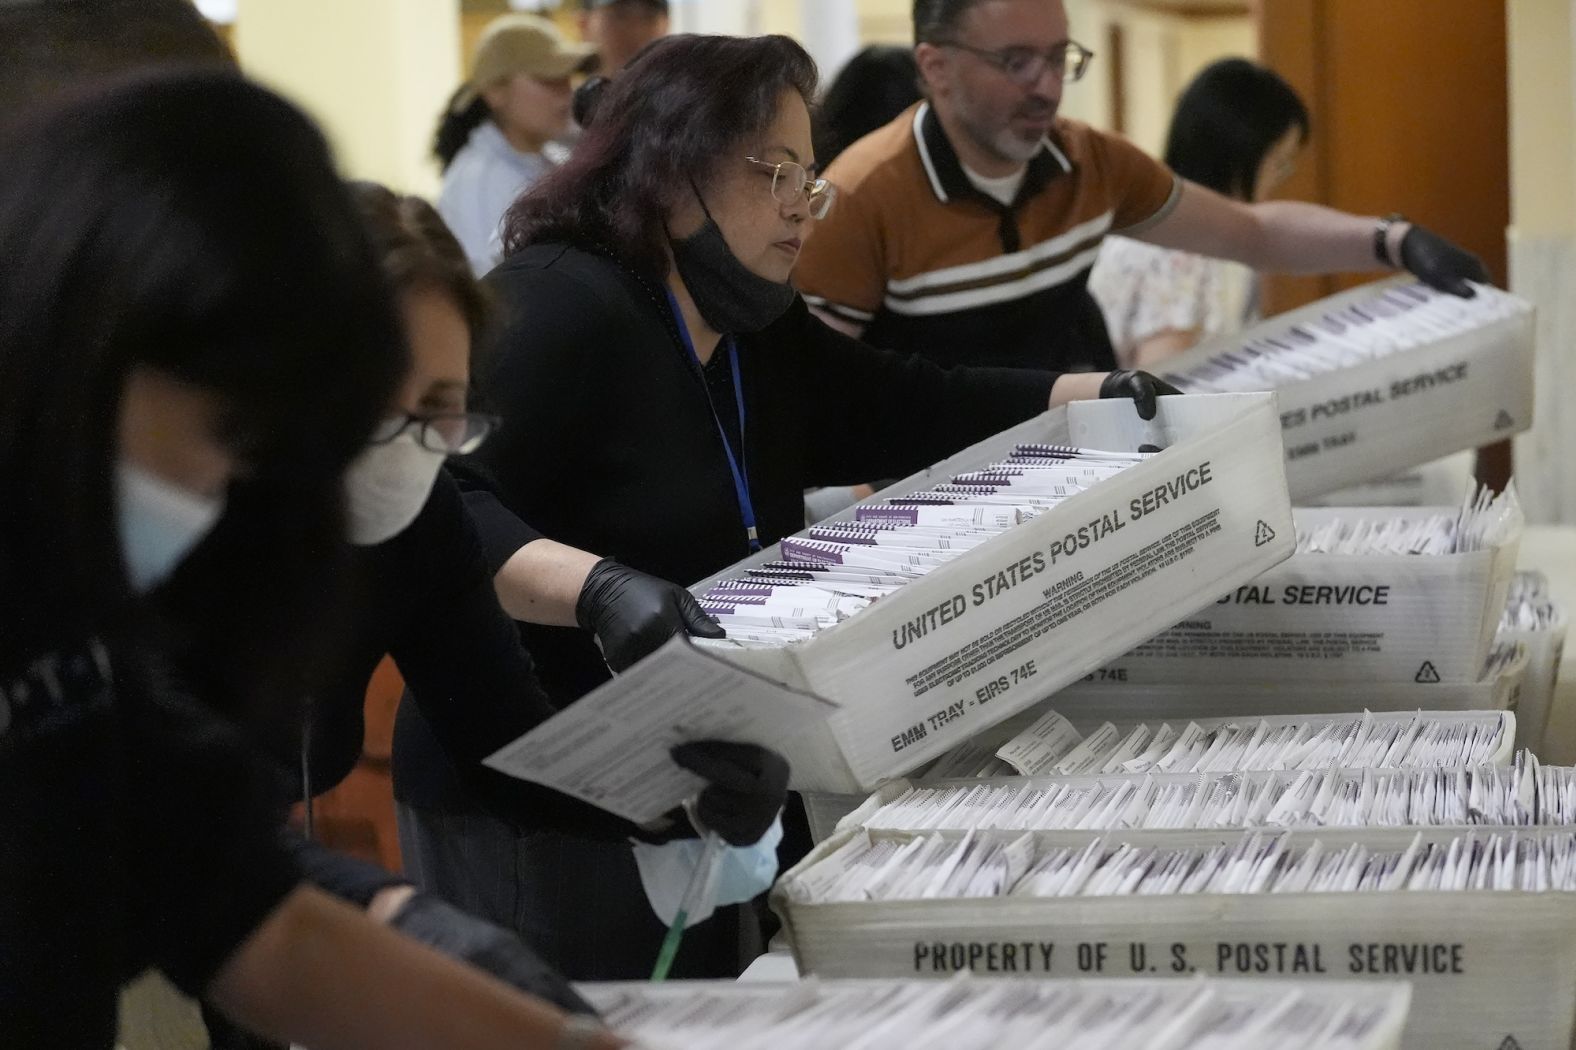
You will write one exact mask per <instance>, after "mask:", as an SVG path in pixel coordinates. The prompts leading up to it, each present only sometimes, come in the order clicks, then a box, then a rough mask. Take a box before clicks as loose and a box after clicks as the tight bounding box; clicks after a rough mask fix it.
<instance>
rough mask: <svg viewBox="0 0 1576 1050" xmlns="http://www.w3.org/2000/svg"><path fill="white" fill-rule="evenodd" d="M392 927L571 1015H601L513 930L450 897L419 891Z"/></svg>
mask: <svg viewBox="0 0 1576 1050" xmlns="http://www.w3.org/2000/svg"><path fill="white" fill-rule="evenodd" d="M389 925H390V926H391V927H393V928H394V929H396V930H398V931H399V932H400V933H403V934H404V935H405V936H407V937H409V938H410V939H411V940H414V941H420V942H421V943H422V944H425V945H427V946H428V947H429V948H436V949H437V950H438V951H440V952H442V953H443V954H444V955H447V956H449V957H451V958H454V959H459V960H460V961H462V962H465V963H469V964H470V965H471V966H474V967H476V968H477V969H479V970H484V971H486V972H487V973H490V974H492V975H493V976H494V977H496V978H498V979H499V980H501V981H504V982H506V983H508V984H511V985H513V986H514V987H516V988H518V989H520V990H521V991H522V992H525V993H527V994H529V995H534V996H537V997H538V998H541V999H546V1000H547V1001H548V1002H550V1003H556V1004H557V1005H558V1006H561V1007H563V1008H564V1009H565V1010H568V1011H569V1012H570V1013H572V1014H590V1015H591V1016H593V1017H595V1016H596V1011H595V1010H594V1009H592V1007H591V1004H590V1003H588V1002H586V1001H585V1000H584V999H582V998H580V996H579V995H578V994H576V993H575V990H574V989H573V988H572V987H570V985H569V982H568V981H566V980H564V978H563V977H562V976H561V975H560V974H559V973H558V972H557V971H556V970H554V969H553V968H552V967H551V966H549V965H547V963H546V962H545V961H543V959H542V958H541V957H540V956H539V955H537V954H536V953H535V952H534V951H532V950H531V949H530V948H528V947H527V946H526V943H525V942H524V941H522V940H521V939H520V937H519V936H518V935H517V934H515V933H514V932H513V931H512V930H506V929H504V928H503V927H501V926H494V925H493V924H492V923H490V922H483V921H482V920H481V919H478V918H475V917H474V916H471V915H467V914H465V913H464V912H463V911H460V909H458V908H456V907H454V906H453V905H451V904H449V903H448V902H447V901H443V900H439V899H438V898H437V897H433V896H430V895H428V894H425V893H417V894H416V895H415V896H413V897H411V898H410V900H408V901H406V902H405V903H404V904H403V905H401V907H400V909H399V911H397V912H395V913H394V918H393V919H392V920H391V921H390V922H389Z"/></svg>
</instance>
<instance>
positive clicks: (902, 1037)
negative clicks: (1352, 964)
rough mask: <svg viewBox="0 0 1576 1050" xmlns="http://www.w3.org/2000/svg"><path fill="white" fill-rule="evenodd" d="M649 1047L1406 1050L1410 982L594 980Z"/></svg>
mask: <svg viewBox="0 0 1576 1050" xmlns="http://www.w3.org/2000/svg"><path fill="white" fill-rule="evenodd" d="M580 990H581V992H582V993H583V994H584V995H585V996H586V998H587V999H588V1000H590V1002H591V1003H592V1004H593V1005H594V1006H596V1007H597V1009H598V1010H599V1011H600V1012H601V1014H602V1016H603V1017H604V1019H606V1020H607V1022H608V1023H609V1024H610V1025H611V1026H612V1027H613V1028H614V1029H616V1030H617V1031H619V1032H621V1033H624V1034H627V1035H629V1036H631V1037H633V1038H634V1039H636V1040H637V1041H638V1043H639V1045H640V1046H642V1047H647V1048H650V1050H670V1048H671V1050H680V1048H682V1050H737V1048H739V1047H744V1046H748V1047H759V1048H761V1050H826V1048H828V1047H837V1048H839V1050H887V1048H890V1047H903V1048H905V1050H997V1048H1000V1047H1012V1048H1014V1050H1067V1048H1070V1047H1086V1048H1090V1050H1093V1048H1096V1047H1110V1048H1116V1047H1121V1048H1125V1050H1267V1048H1273V1050H1395V1048H1396V1047H1398V1046H1399V1045H1400V1034H1401V1029H1402V1026H1403V1025H1404V1024H1405V1021H1406V1015H1407V1007H1408V1005H1409V1003H1410V999H1411V994H1410V991H1409V990H1408V988H1407V987H1406V985H1405V984H1403V983H1400V982H1387V983H1368V984H1358V983H1356V982H1341V983H1339V984H1315V983H1311V982H1297V981H1276V982H1264V981H1254V982H1249V981H1231V980H1193V981H1102V980H1066V981H1037V982H1032V983H1031V982H1026V981H1003V980H992V979H989V978H974V979H957V980H952V981H946V982H937V981H914V980H907V981H815V982H809V983H806V984H792V985H769V984H762V985H755V984H739V983H733V982H721V981H718V982H697V981H688V982H679V983H676V984H649V983H646V984H625V983H615V984H592V985H584V986H582V987H581V989H580Z"/></svg>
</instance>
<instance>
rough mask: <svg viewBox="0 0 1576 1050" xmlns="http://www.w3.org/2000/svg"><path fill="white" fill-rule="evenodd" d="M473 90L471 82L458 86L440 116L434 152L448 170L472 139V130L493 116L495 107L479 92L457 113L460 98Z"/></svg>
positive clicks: (433, 138)
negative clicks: (490, 105) (488, 103)
mask: <svg viewBox="0 0 1576 1050" xmlns="http://www.w3.org/2000/svg"><path fill="white" fill-rule="evenodd" d="M471 90H472V89H471V86H470V85H469V84H461V85H460V86H459V87H458V88H455V90H454V94H453V95H451V96H449V104H448V105H446V106H444V107H443V115H442V116H440V117H439V118H438V130H437V132H436V133H434V135H433V136H432V155H433V156H434V157H437V158H438V164H439V165H440V166H441V167H442V169H443V170H444V171H448V170H449V165H450V164H453V163H454V158H455V157H456V156H457V155H458V154H459V152H460V150H462V149H464V148H465V143H467V142H468V141H470V137H471V132H473V131H475V130H476V129H477V128H479V127H481V126H482V124H484V123H486V122H487V121H489V120H491V119H492V109H491V108H489V107H488V105H487V100H486V99H485V98H482V96H481V95H480V94H479V93H478V94H477V96H476V97H475V98H473V99H471V101H470V104H469V105H467V106H465V107H463V108H461V109H460V110H459V112H455V109H454V107H455V106H456V105H457V104H458V103H459V101H460V98H461V97H462V96H463V95H465V94H466V93H467V92H469V91H471Z"/></svg>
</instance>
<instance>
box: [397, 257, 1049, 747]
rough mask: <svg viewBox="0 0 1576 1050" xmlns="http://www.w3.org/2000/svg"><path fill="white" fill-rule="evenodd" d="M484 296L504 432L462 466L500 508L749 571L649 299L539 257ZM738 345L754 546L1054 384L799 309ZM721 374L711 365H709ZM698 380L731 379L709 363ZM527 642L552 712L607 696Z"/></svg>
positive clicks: (655, 560) (579, 653) (728, 498)
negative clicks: (960, 363)
mask: <svg viewBox="0 0 1576 1050" xmlns="http://www.w3.org/2000/svg"><path fill="white" fill-rule="evenodd" d="M488 283H489V284H490V285H491V286H492V290H493V292H494V293H495V294H496V296H497V297H498V299H499V301H500V302H501V303H502V305H503V307H504V309H505V312H506V317H505V323H504V327H503V329H502V331H501V338H500V341H499V345H498V347H497V348H496V357H495V366H494V368H493V370H492V374H491V375H490V376H489V377H488V378H487V380H486V381H485V383H484V384H483V391H484V393H485V394H486V396H487V397H488V399H489V400H490V402H491V403H492V406H493V408H494V409H495V410H496V411H497V412H498V413H499V414H500V415H501V416H502V417H503V425H502V427H501V428H500V429H499V431H498V433H497V434H495V435H493V437H492V438H491V439H490V440H489V441H488V443H487V444H486V445H484V446H483V447H482V449H481V450H480V451H479V452H478V453H477V455H476V457H475V458H476V459H477V460H479V461H480V465H481V467H483V468H484V469H485V471H486V472H487V473H488V474H489V475H490V476H491V478H492V482H491V484H492V486H493V487H494V489H495V491H496V494H497V496H498V498H499V499H500V500H501V501H502V503H503V504H504V505H505V506H506V507H507V508H508V509H509V510H510V511H512V512H513V513H515V514H516V515H518V516H519V517H521V518H523V519H525V520H527V521H529V522H530V523H531V525H532V526H534V527H535V528H537V529H540V530H541V532H542V533H543V534H544V535H547V536H550V537H552V538H553V539H555V540H557V541H559V542H562V543H567V544H569V545H571V546H574V547H579V548H582V549H584V550H588V551H591V552H594V553H596V554H600V555H603V556H608V557H613V558H617V559H618V560H619V561H621V562H623V563H624V564H626V565H629V566H631V567H633V568H637V569H640V570H642V571H644V572H648V573H651V574H653V575H656V576H659V577H662V578H664V579H668V580H673V581H675V582H679V583H691V582H693V581H695V580H698V579H701V578H704V577H705V576H707V575H710V574H711V573H714V572H716V571H718V570H720V569H722V568H725V567H726V566H728V565H729V564H731V563H733V562H735V561H737V560H738V559H740V558H743V557H744V556H745V555H746V554H748V553H749V547H748V545H747V540H746V534H745V527H744V523H743V518H742V516H741V513H740V510H739V505H738V500H737V497H736V495H735V491H734V484H733V477H732V474H731V473H730V471H729V468H728V462H727V458H726V455H725V453H724V448H723V442H722V439H721V436H720V435H719V434H718V430H717V422H716V420H715V419H714V417H713V415H712V407H711V401H710V400H708V397H707V383H706V381H705V379H704V378H703V377H702V376H700V375H697V374H696V370H695V367H694V364H693V362H692V361H691V360H690V358H689V356H688V354H687V353H686V351H685V350H684V347H683V344H682V342H681V341H680V337H679V333H678V330H677V327H676V325H675V323H674V319H673V316H672V313H671V310H670V308H669V306H668V304H667V299H666V295H665V294H664V291H663V288H662V286H661V285H659V284H657V283H656V282H654V281H649V280H644V279H642V278H640V277H637V276H636V275H635V274H634V273H632V272H631V271H629V270H628V269H625V268H624V267H622V266H620V265H619V264H618V263H617V262H615V261H614V260H612V259H610V258H608V257H607V256H604V255H600V254H595V253H593V252H590V251H586V250H582V249H579V248H574V247H568V246H565V245H545V244H544V245H538V246H535V247H532V248H529V249H527V250H525V251H523V252H520V253H518V254H516V255H514V256H513V257H511V258H510V259H508V260H507V261H505V262H504V263H503V264H502V265H500V266H499V267H498V268H497V269H496V270H494V271H493V272H492V274H491V275H490V276H489V278H488ZM736 344H737V353H738V355H739V372H740V378H741V381H742V385H743V390H744V404H745V419H744V421H743V428H742V429H743V434H744V440H743V443H742V444H743V452H744V460H745V463H744V469H745V472H746V474H747V477H748V480H749V488H750V495H751V497H752V500H753V503H754V508H755V516H756V521H757V526H758V529H759V534H760V538H761V542H762V543H763V544H770V543H773V542H775V541H776V540H778V539H780V538H782V537H783V536H786V535H789V534H791V533H793V532H797V531H798V530H800V529H802V528H803V527H804V506H803V492H804V490H805V489H806V488H808V487H811V486H816V485H832V484H854V483H858V482H861V481H868V480H869V479H870V478H877V477H894V476H897V477H900V476H903V475H906V474H908V473H910V472H912V471H914V470H916V469H919V468H920V467H923V466H926V465H928V464H930V463H933V462H935V461H936V460H939V459H942V458H945V457H946V456H948V455H950V454H952V453H953V452H956V451H957V450H958V449H959V448H961V447H964V446H966V445H968V444H970V443H972V442H974V441H978V440H981V439H982V438H985V437H987V436H989V435H991V434H994V433H996V432H998V431H1000V430H1002V429H1004V428H1006V427H1008V426H1010V425H1012V424H1014V423H1017V422H1020V421H1021V420H1023V419H1026V418H1028V417H1030V416H1032V415H1034V414H1036V413H1038V412H1041V411H1043V410H1044V409H1045V407H1046V403H1047V399H1048V396H1049V390H1050V386H1051V383H1052V381H1053V379H1054V378H1055V377H1054V375H1053V374H1051V373H1046V372H1030V371H1019V370H1008V369H984V368H981V369H950V370H948V369H942V368H940V367H938V366H936V365H935V364H933V363H931V362H928V361H925V360H923V359H919V358H915V357H910V356H905V355H900V354H895V353H890V352H886V351H881V350H876V349H874V348H872V347H869V346H866V345H865V344H863V343H860V342H857V341H855V340H853V339H849V338H847V337H846V336H843V335H841V334H840V333H838V332H836V331H834V330H833V329H831V328H829V327H828V326H826V325H825V324H823V323H821V322H820V321H819V320H817V319H816V318H814V317H813V316H812V315H811V314H810V313H809V311H808V310H807V309H806V307H805V305H804V303H803V302H802V301H800V300H799V299H797V298H796V299H795V300H794V303H793V305H792V307H791V308H790V309H789V310H788V312H787V313H786V314H785V315H784V316H783V317H782V318H780V319H779V320H778V321H776V322H775V323H773V324H772V325H771V326H769V327H768V328H766V329H764V330H763V331H761V332H758V333H753V334H747V335H741V336H739V337H737V340H736ZM723 356H724V351H723V350H722V349H721V348H719V350H718V352H717V354H716V355H714V357H713V361H717V360H718V359H719V358H722V357H723ZM708 371H709V372H711V373H712V374H714V375H716V374H718V373H721V376H720V377H719V378H721V377H726V378H731V369H728V368H724V367H722V363H721V362H719V364H718V367H716V368H713V369H708ZM725 386H726V383H724V384H722V387H723V388H719V389H718V392H717V395H716V397H715V403H716V406H717V414H718V416H722V417H726V416H727V415H728V414H730V413H735V409H734V407H733V405H734V401H733V397H732V394H731V391H728V390H726V389H725ZM735 414H736V413H735ZM735 447H736V448H737V446H735ZM484 539H486V540H487V541H488V542H489V544H494V542H495V540H496V541H497V544H498V546H497V547H495V549H494V550H492V551H490V554H491V555H492V559H493V561H494V563H495V564H496V563H497V562H498V561H499V560H500V559H501V558H502V557H505V556H507V554H508V553H512V551H513V549H515V548H516V547H517V545H518V541H519V537H518V536H510V535H504V536H502V538H501V539H498V538H497V537H494V536H493V535H490V534H489V535H487V536H485V537H484ZM524 631H525V636H526V639H527V644H528V647H529V648H530V650H531V652H532V654H533V655H534V656H535V657H536V660H537V666H538V671H539V673H540V675H541V678H542V681H543V684H544V685H545V686H546V687H547V691H548V694H549V696H551V697H552V698H553V700H554V702H555V703H558V704H560V705H562V704H563V703H567V702H569V701H572V700H575V699H577V698H578V697H580V696H582V695H584V694H585V693H586V692H588V691H589V690H590V689H592V688H594V687H595V686H596V685H598V684H599V683H601V682H602V681H605V680H606V678H607V676H608V671H607V668H606V666H605V665H604V664H603V662H602V659H601V654H600V652H599V651H598V650H597V648H596V646H595V645H594V643H593V642H592V639H591V636H590V635H589V634H587V633H586V632H583V631H579V630H575V629H568V628H553V627H539V626H534V625H527V626H525V627H524ZM398 743H399V740H398V739H396V744H397V745H398Z"/></svg>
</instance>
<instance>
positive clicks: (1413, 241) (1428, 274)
mask: <svg viewBox="0 0 1576 1050" xmlns="http://www.w3.org/2000/svg"><path fill="white" fill-rule="evenodd" d="M1401 265H1402V266H1404V267H1406V269H1407V270H1408V271H1410V272H1411V273H1412V274H1413V275H1414V276H1416V277H1417V278H1418V279H1419V280H1420V281H1422V282H1423V283H1424V284H1426V285H1428V286H1429V287H1430V288H1438V289H1439V290H1440V291H1441V292H1449V293H1450V294H1451V295H1459V296H1461V298H1463V299H1470V298H1472V297H1473V296H1474V295H1476V294H1477V292H1475V291H1473V290H1472V286H1471V285H1470V284H1468V283H1467V282H1468V281H1476V282H1477V283H1479V284H1489V283H1490V281H1489V276H1488V270H1487V269H1485V268H1484V266H1483V260H1482V259H1479V258H1478V257H1477V256H1476V255H1473V254H1472V253H1471V252H1469V251H1467V250H1466V249H1465V248H1458V247H1457V246H1456V245H1454V244H1451V243H1450V242H1449V241H1447V240H1445V239H1444V238H1443V237H1441V236H1439V234H1437V233H1435V232H1434V231H1433V230H1426V229H1424V228H1423V227H1421V226H1418V225H1416V224H1415V223H1414V224H1413V226H1412V228H1411V229H1409V230H1407V231H1406V236H1405V237H1402V238H1401Z"/></svg>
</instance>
